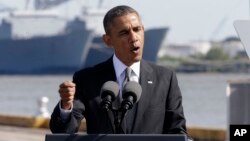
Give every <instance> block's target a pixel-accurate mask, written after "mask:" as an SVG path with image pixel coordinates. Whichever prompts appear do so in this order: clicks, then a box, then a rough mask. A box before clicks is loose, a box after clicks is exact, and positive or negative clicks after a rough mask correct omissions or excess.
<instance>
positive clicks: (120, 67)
mask: <svg viewBox="0 0 250 141" xmlns="http://www.w3.org/2000/svg"><path fill="white" fill-rule="evenodd" d="M113 65H114V69H115V74H116V78H119V77H120V75H121V74H122V73H123V71H124V70H125V69H126V68H127V66H126V65H125V64H123V63H122V62H121V61H120V60H119V59H118V58H117V57H116V55H115V54H114V55H113ZM130 68H131V69H132V70H133V72H134V73H135V75H136V76H137V77H138V78H139V76H140V61H138V62H135V63H133V64H132V65H131V66H130Z"/></svg>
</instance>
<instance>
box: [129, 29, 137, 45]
mask: <svg viewBox="0 0 250 141" xmlns="http://www.w3.org/2000/svg"><path fill="white" fill-rule="evenodd" d="M137 40H138V39H137V35H136V33H135V32H133V31H131V32H130V42H132V43H133V42H136V41H137Z"/></svg>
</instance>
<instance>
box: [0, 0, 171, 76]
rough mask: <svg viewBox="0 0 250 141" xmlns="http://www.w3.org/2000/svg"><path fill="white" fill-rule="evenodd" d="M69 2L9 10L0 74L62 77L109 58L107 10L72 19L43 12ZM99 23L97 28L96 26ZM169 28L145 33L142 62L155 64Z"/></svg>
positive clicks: (45, 0)
mask: <svg viewBox="0 0 250 141" xmlns="http://www.w3.org/2000/svg"><path fill="white" fill-rule="evenodd" d="M67 1H70V0H35V1H34V6H35V8H36V10H31V11H30V10H25V11H11V12H10V14H9V16H8V17H7V18H4V19H3V20H2V22H1V24H0V74H65V73H73V72H74V71H76V70H79V69H81V68H84V67H90V66H93V65H95V64H97V63H99V62H101V61H103V60H105V59H107V58H108V57H110V56H111V54H112V53H113V50H112V49H110V48H108V47H106V46H105V44H104V43H103V42H102V39H101V34H100V32H99V33H98V31H97V30H96V29H97V27H99V28H102V25H101V24H102V18H103V16H104V14H105V11H106V10H101V9H99V8H98V9H88V8H86V7H84V9H83V14H82V15H81V16H80V17H75V18H74V19H71V20H69V19H65V18H63V17H60V15H58V13H56V12H55V13H53V12H51V11H46V9H47V8H51V7H55V6H58V5H61V4H64V3H66V2H67ZM97 23H99V25H97ZM167 31H168V28H167V27H163V28H152V29H148V30H146V31H145V47H144V56H143V57H144V59H146V60H149V61H152V62H155V61H156V59H157V54H158V51H159V49H160V47H161V45H162V43H163V41H164V39H165V35H166V34H167Z"/></svg>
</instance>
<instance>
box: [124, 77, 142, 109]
mask: <svg viewBox="0 0 250 141" xmlns="http://www.w3.org/2000/svg"><path fill="white" fill-rule="evenodd" d="M141 93H142V88H141V85H140V84H139V83H137V82H135V81H128V82H127V83H126V84H125V86H124V87H123V90H122V98H123V101H122V104H121V108H122V111H124V112H126V111H127V110H130V109H132V108H133V104H134V103H136V102H138V101H139V99H140V97H141Z"/></svg>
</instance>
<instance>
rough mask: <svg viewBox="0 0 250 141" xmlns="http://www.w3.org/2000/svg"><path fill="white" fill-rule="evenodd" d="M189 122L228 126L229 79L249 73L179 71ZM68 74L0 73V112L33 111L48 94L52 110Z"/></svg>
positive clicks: (197, 124) (11, 113)
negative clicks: (227, 94) (38, 102)
mask: <svg viewBox="0 0 250 141" xmlns="http://www.w3.org/2000/svg"><path fill="white" fill-rule="evenodd" d="M177 77H178V80H179V85H180V88H181V90H182V93H183V104H184V110H185V111H184V112H185V115H186V118H187V125H188V126H196V127H212V128H224V129H226V126H227V97H226V86H227V81H228V80H236V79H249V78H250V75H249V74H228V73H226V74H222V73H191V74H185V73H178V74H177ZM71 79H72V76H71V75H0V91H1V92H0V93H1V99H0V102H1V107H0V114H9V115H35V114H36V112H37V111H38V106H37V100H38V99H39V98H41V97H42V96H47V97H48V98H49V99H50V101H49V104H48V109H49V111H50V112H52V110H53V108H54V106H55V105H56V104H57V102H58V100H59V96H58V93H57V90H58V85H59V84H60V83H61V82H62V81H64V80H71Z"/></svg>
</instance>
